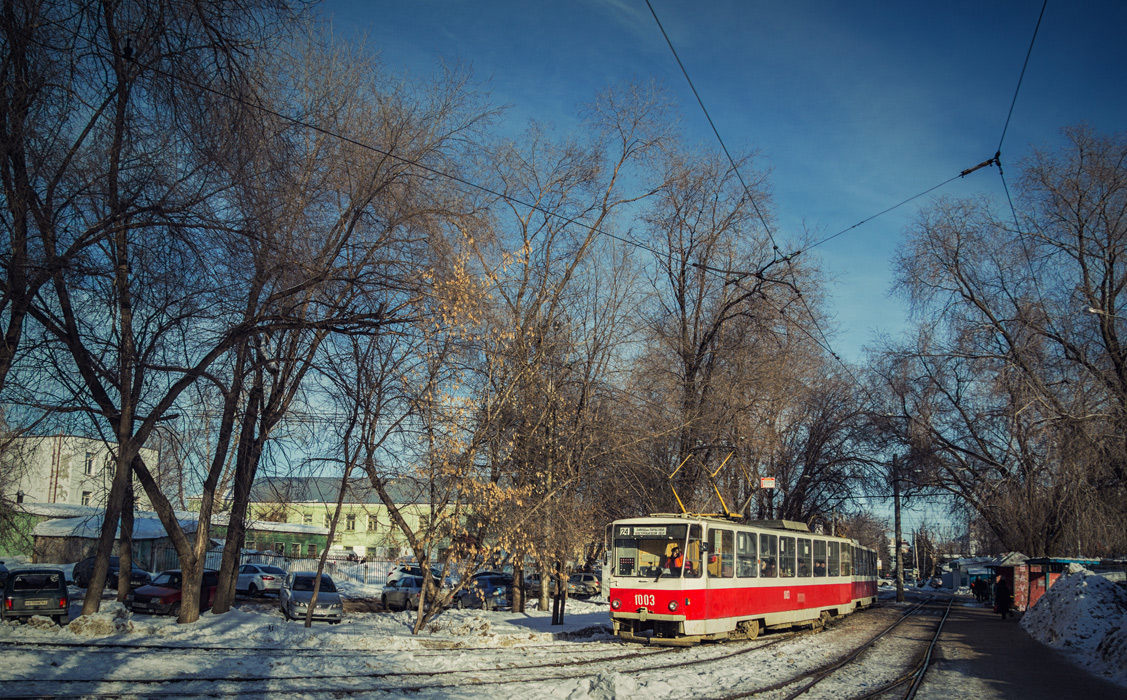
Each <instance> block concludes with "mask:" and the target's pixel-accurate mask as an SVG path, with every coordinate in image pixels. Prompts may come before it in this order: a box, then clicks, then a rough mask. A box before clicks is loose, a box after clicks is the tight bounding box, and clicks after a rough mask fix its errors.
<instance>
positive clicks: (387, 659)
mask: <svg viewBox="0 0 1127 700" xmlns="http://www.w3.org/2000/svg"><path fill="white" fill-rule="evenodd" d="M338 584H339V586H340V588H341V590H342V594H343V595H344V596H345V597H346V598H378V597H379V594H380V592H381V587H379V586H362V585H357V584H350V583H349V582H346V581H341V582H338ZM82 592H83V591H81V589H75V588H72V593H73V598H74V604H73V606H72V609H71V612H72V615H77V613H78V611H79V607H80V605H81V594H82ZM110 593H111V594H112V592H110ZM893 594H894V592H893V591H891V590H887V589H882V591H881V595H882V597H883V596H890V595H893ZM959 595H960V597H963V596H965V598H966V600H967V602H968V604H971V605H973V604H975V603H974V600H973V597H971V596H970V594H969V592H966V591H961V592H960V593H959ZM272 602H273V601H270V602H269V603H266V604H264V603H262V602H261V601H250V600H244V599H239V601H238V604H237V605H236V608H235V609H234V610H232V611H231V612H229V613H227V614H224V615H212V614H211V613H205V614H204V615H203V616H202V617H201V619H200V620H199V621H198V622H196V623H193V624H190V625H178V624H176V622H175V620H173V619H170V618H166V617H156V616H148V615H133V614H132V613H130V612H129V611H127V610H126V609H125V608H124V607H123V606H121V605H119V604H118V603H116V602H114V601H113V599H112V597H111V596H107V598H106V599H104V601H103V605H102V610H101V612H99V613H97V614H95V615H89V616H84V617H74V618H73V619H72V620H71V622H70V624H69V625H68V626H67V627H65V628H59V627H57V626H55V625H54V624H53V623H50V621H49V620H47V619H46V618H37V619H35V620H33V621H32V622H31V623H25V624H18V623H15V622H4V623H2V624H0V643H19V642H23V643H33V644H45V643H46V644H50V643H70V644H98V645H124V646H125V647H126V649H125V650H124V651H123V650H121V649H120V647H117V646H115V647H114V648H115V649H117V651H115V652H114V653H112V654H109V653H107V650H105V649H103V650H100V652H101V654H102V655H101V656H98V658H99V659H101V658H112V659H113V663H112V665H110V666H107V667H106V669H105V675H104V676H101V677H104V678H106V679H107V681H108V683H109V684H108V685H106V686H103V687H101V688H99V692H109V693H113V692H115V688H119V689H120V690H119V691H118V692H124V690H125V689H126V688H129V686H127V685H121V686H119V685H113V683H114V682H119V683H125V682H126V681H125V680H124V679H129V681H130V682H133V683H137V682H145V681H151V680H171V679H174V678H193V677H194V676H196V675H198V676H201V677H206V678H205V680H206V679H211V681H209V682H213V683H214V682H218V681H217V680H216V679H245V678H249V677H251V676H254V677H265V676H269V677H271V678H272V679H275V680H276V681H277V682H279V683H289V684H290V685H286V686H284V687H285V688H286V689H287V691H286V692H285V693H284V695H285V697H298V698H321V697H329V696H331V695H327V694H326V692H325V690H324V688H322V689H316V688H315V687H314V688H311V689H310V690H309V691H308V692H307V693H306V694H301V693H302V692H303V691H301V690H300V689H299V690H298V691H297V692H298V694H296V695H295V694H294V692H293V690H294V685H293V684H294V683H298V680H297V679H310V678H312V679H316V678H342V679H353V678H355V679H373V678H384V677H385V676H402V675H403V674H405V673H408V674H416V675H420V676H427V675H428V674H443V673H459V672H476V671H477V670H478V669H494V671H493V672H494V673H496V669H510V668H511V669H513V672H514V673H516V672H517V671H518V670H519V669H520V667H522V666H524V667H526V668H527V667H528V665H529V664H536V663H540V662H541V661H543V662H544V663H548V662H550V661H552V660H560V661H563V662H565V663H564V664H563V666H564V668H563V669H562V670H560V671H559V672H560V673H562V674H564V675H563V676H561V677H560V678H559V679H557V680H554V681H551V682H549V683H541V685H539V686H535V688H534V689H530V688H531V687H532V686H530V684H520V683H518V684H510V685H504V684H502V685H493V686H489V687H488V689H486V688H483V687H481V686H475V687H473V688H470V687H467V688H464V689H463V688H454V687H449V688H446V689H445V690H443V691H441V692H438V691H430V693H428V692H426V691H423V692H422V693H420V692H419V691H417V690H412V691H411V692H409V693H408V692H404V696H407V695H409V696H411V697H413V698H420V697H423V698H429V697H469V698H472V697H489V698H491V700H527V699H528V698H529V697H532V696H537V697H552V698H559V699H560V700H585V699H587V700H610V699H611V698H634V697H637V698H642V697H645V698H647V699H648V698H652V697H692V695H691V694H690V695H685V694H684V693H683V692H681V690H679V687H678V686H677V685H676V684H673V685H670V683H669V681H668V680H667V679H666V678H665V675H667V674H658V675H656V676H653V677H652V678H651V677H645V678H642V679H639V678H638V677H637V676H635V675H629V674H625V673H618V672H616V671H615V670H614V667H613V666H611V665H609V664H607V663H603V661H598V662H597V663H594V664H592V665H586V666H584V665H580V664H582V663H583V660H584V659H588V658H600V657H601V658H604V659H607V660H609V658H610V656H611V655H612V654H622V653H625V652H623V649H624V646H623V645H618V644H612V643H611V640H612V638H610V637H609V635H608V630H609V625H608V622H609V619H608V608H607V605H606V603H605V601H600V600H597V599H596V600H593V601H576V600H573V601H569V602H568V605H567V614H566V620H565V624H564V625H562V626H553V625H552V624H551V615H550V613H547V612H539V611H535V610H533V611H530V612H527V613H523V614H516V613H511V612H504V611H498V612H484V611H480V610H449V611H445V612H443V613H442V614H441V615H439V616H438V617H437V618H435V619H434V620H433V621H432V622H431V623H430V624H429V625H427V626H426V628H425V629H424V630H423V631H422V632H421V633H420V634H418V635H412V634H411V627H412V623H413V622H414V619H415V617H414V613H413V612H396V613H382V612H381V613H346V616H345V620H344V623H343V624H340V625H334V626H330V625H328V624H326V623H314V625H313V626H312V627H311V628H308V629H307V628H306V627H304V625H303V624H302V623H301V622H293V621H287V620H284V619H283V618H282V615H281V613H280V612H279V611H278V609H277V606H276V605H274V604H272ZM850 620H852V618H847V620H846V622H845V624H844V625H841V626H840V627H838V628H837V629H833V630H830V631H829V632H828V633H825V634H821V635H816V636H813V637H809V636H807V637H802V638H796V639H795V640H794V641H788V642H786V643H785V644H779V645H778V646H775V647H772V649H773V650H772V651H769V650H764V651H762V652H759V653H761V654H764V655H765V656H764V657H763V659H764V660H763V662H762V663H757V664H756V670H755V671H749V666H748V664H728V666H729V667H730V668H728V669H727V670H707V671H706V670H704V668H703V666H702V668H701V669H700V670H697V671H695V672H694V678H695V679H696V680H695V681H694V682H695V683H700V684H702V685H704V686H708V687H711V688H713V689H714V690H719V689H723V688H725V687H728V688H731V687H736V686H737V684H739V683H744V684H746V683H747V682H749V679H748V677H747V674H748V673H755V674H758V675H756V676H755V678H754V680H755V681H756V682H758V681H760V680H763V681H769V680H771V679H772V678H780V677H782V676H783V675H785V673H786V672H787V671H788V669H793V668H795V667H798V666H804V665H807V664H815V663H817V662H818V659H820V658H821V657H824V656H831V657H832V656H833V655H834V654H835V653H837V647H840V648H846V646H847V645H848V644H849V643H850V641H849V640H850V637H851V636H852V637H856V636H857V635H860V634H862V632H863V630H861V629H851V628H855V627H859V623H854V622H851V621H850ZM1022 624H1023V626H1024V627H1025V629H1026V630H1028V631H1029V633H1030V634H1031V635H1033V636H1034V637H1035V638H1036V639H1039V640H1041V641H1042V642H1044V643H1046V644H1050V645H1052V646H1054V647H1059V648H1061V649H1062V650H1064V651H1065V652H1066V653H1069V654H1071V655H1073V656H1074V657H1075V658H1076V660H1077V663H1078V664H1080V665H1082V666H1084V667H1085V668H1087V669H1088V670H1089V671H1091V672H1092V673H1095V674H1097V675H1100V676H1104V677H1106V678H1109V679H1111V680H1112V681H1113V682H1116V683H1118V684H1121V685H1124V686H1125V687H1127V591H1125V590H1124V589H1123V588H1122V587H1120V586H1117V585H1116V584H1113V583H1110V582H1108V581H1107V580H1106V579H1103V578H1100V577H1098V576H1094V575H1092V574H1090V573H1089V572H1086V571H1083V570H1080V571H1076V572H1074V573H1072V574H1070V575H1068V576H1065V577H1062V578H1061V579H1060V581H1058V582H1057V584H1056V585H1054V586H1053V588H1051V589H1050V591H1049V593H1048V594H1047V595H1046V596H1045V597H1044V598H1042V600H1041V601H1040V602H1039V603H1038V605H1037V606H1036V607H1035V608H1034V609H1033V610H1032V611H1030V612H1028V613H1026V615H1025V617H1024V620H1023V621H1022ZM770 636H771V635H768V637H766V638H764V639H769V638H770ZM577 642H590V643H588V644H577ZM739 646H740V645H706V646H703V647H697V648H695V649H691V650H687V651H681V650H676V651H674V652H673V653H675V654H678V655H680V656H679V657H678V658H682V659H684V658H689V659H693V658H697V657H698V656H699V658H700V659H701V660H702V661H706V660H708V658H709V657H710V656H716V655H720V654H721V653H724V654H726V653H730V652H732V651H733V650H735V649H737V648H738V647H739ZM143 647H149V649H144V648H143ZM170 647H171V649H170ZM178 647H184V651H183V653H179V652H177V651H176V648H178ZM625 648H626V649H627V651H628V652H633V651H639V650H642V651H647V652H648V651H650V649H649V648H645V647H639V646H637V645H627V646H626V647H625ZM0 649H3V656H4V658H5V659H6V662H5V663H4V664H3V665H0V681H5V684H0V697H2V696H4V695H6V694H7V692H5V691H4V690H3V688H4V686H5V685H7V686H8V687H13V686H12V685H11V684H10V683H8V682H18V681H28V682H30V681H43V680H48V679H50V680H55V681H62V680H68V679H74V680H77V679H86V678H90V677H91V674H92V673H95V672H96V671H92V668H93V666H92V664H97V663H99V662H98V661H96V660H94V657H95V656H96V655H95V654H88V653H86V651H87V650H77V649H69V648H62V649H57V648H48V647H41V648H38V649H36V648H27V647H19V648H15V647H9V648H7V649H4V648H3V647H0ZM189 650H191V652H190V653H189ZM202 650H215V653H211V654H209V655H207V656H206V657H204V656H201V655H200V653H199V652H201V651H202ZM654 651H657V650H654ZM662 651H664V650H662ZM80 655H81V656H82V658H83V659H84V660H83V661H76V659H77V658H79V656H80ZM662 658H665V657H662ZM568 664H576V665H575V666H568ZM713 667H716V668H721V665H720V664H713ZM776 667H777V668H776ZM538 668H539V667H538ZM709 668H710V669H712V667H709ZM483 673H484V671H483ZM741 674H742V675H741ZM451 677H452V678H453V676H451ZM115 679H119V680H117V681H115ZM202 682H203V681H202V680H201V683H202ZM321 683H322V685H325V684H327V683H328V682H327V681H321ZM695 689H696V690H698V691H699V690H701V689H702V686H701V685H696V686H695ZM84 692H85V691H84ZM154 692H156V691H154ZM185 692H186V691H185ZM199 692H200V693H201V694H202V693H205V692H206V690H205V689H204V688H202V687H201V689H200V691H199ZM264 694H266V695H269V694H270V693H269V692H265V691H264ZM371 696H372V697H398V696H397V695H396V694H395V693H386V692H375V693H373V694H372V695H371Z"/></svg>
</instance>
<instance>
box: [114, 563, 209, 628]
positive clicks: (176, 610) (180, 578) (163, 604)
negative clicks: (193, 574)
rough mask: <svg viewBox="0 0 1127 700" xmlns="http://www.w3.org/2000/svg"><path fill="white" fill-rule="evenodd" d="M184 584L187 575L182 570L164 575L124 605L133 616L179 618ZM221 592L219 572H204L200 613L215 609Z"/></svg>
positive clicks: (144, 587) (127, 598)
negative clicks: (137, 614)
mask: <svg viewBox="0 0 1127 700" xmlns="http://www.w3.org/2000/svg"><path fill="white" fill-rule="evenodd" d="M183 583H184V574H183V573H182V572H181V571H180V570H179V569H170V570H168V571H162V572H161V573H159V574H157V575H156V578H154V579H153V582H152V583H150V584H149V585H147V586H141V587H140V588H135V589H133V592H132V593H130V594H129V595H128V596H127V597H126V598H125V605H126V607H128V608H129V609H130V610H132V611H133V612H138V613H148V614H151V615H172V616H173V617H179V616H180V601H181V598H182V597H183V591H182V590H181V587H182V586H183ZM218 588H219V572H218V571H212V570H210V569H207V570H205V571H204V572H203V582H202V584H201V586H200V612H203V611H204V610H207V609H208V608H210V607H211V606H212V604H213V603H214V602H215V591H216V590H218Z"/></svg>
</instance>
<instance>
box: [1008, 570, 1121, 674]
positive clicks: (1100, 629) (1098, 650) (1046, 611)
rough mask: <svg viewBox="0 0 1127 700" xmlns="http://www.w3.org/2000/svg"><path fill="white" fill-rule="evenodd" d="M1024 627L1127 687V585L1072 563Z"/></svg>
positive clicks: (1038, 604) (1030, 611) (1044, 641)
mask: <svg viewBox="0 0 1127 700" xmlns="http://www.w3.org/2000/svg"><path fill="white" fill-rule="evenodd" d="M1070 567H1071V569H1070V571H1069V573H1068V574H1066V575H1063V576H1061V577H1060V579H1058V580H1057V582H1056V583H1054V584H1053V586H1052V587H1051V588H1050V589H1049V590H1048V592H1047V593H1046V594H1045V595H1044V596H1042V598H1041V600H1039V601H1037V604H1036V605H1034V606H1033V608H1032V609H1030V610H1029V611H1027V612H1026V613H1025V616H1024V617H1023V618H1022V620H1021V626H1022V627H1023V628H1024V629H1025V631H1026V632H1028V633H1029V635H1030V636H1031V637H1033V638H1034V639H1036V640H1037V641H1039V642H1041V643H1042V644H1047V645H1049V646H1051V647H1053V648H1054V649H1057V650H1059V651H1061V652H1062V653H1064V654H1065V655H1066V656H1068V657H1069V658H1071V659H1072V660H1073V661H1074V662H1075V663H1076V664H1078V665H1079V666H1081V667H1083V668H1086V669H1088V670H1089V671H1090V672H1092V673H1094V674H1096V675H1098V676H1103V677H1105V678H1107V679H1109V680H1111V681H1113V682H1114V683H1117V684H1119V685H1123V686H1127V588H1124V587H1123V586H1121V585H1119V584H1116V583H1112V582H1111V581H1109V580H1107V579H1106V578H1104V577H1102V576H1097V575H1096V574H1093V573H1092V572H1090V571H1087V570H1086V569H1084V568H1082V567H1080V566H1078V565H1076V564H1071V565H1070Z"/></svg>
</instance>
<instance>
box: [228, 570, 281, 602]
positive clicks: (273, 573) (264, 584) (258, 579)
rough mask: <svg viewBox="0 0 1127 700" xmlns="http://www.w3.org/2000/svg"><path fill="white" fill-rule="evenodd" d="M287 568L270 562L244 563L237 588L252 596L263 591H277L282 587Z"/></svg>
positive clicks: (258, 594)
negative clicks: (271, 564)
mask: <svg viewBox="0 0 1127 700" xmlns="http://www.w3.org/2000/svg"><path fill="white" fill-rule="evenodd" d="M285 577H286V570H285V569H279V568H278V567H276V566H270V565H269V564H243V565H242V566H240V567H239V580H238V583H236V584H235V589H236V590H237V591H239V592H242V591H246V592H247V594H248V595H250V596H251V597H256V596H260V595H262V594H263V593H277V592H278V591H279V590H281V588H282V580H283V579H284V578H285Z"/></svg>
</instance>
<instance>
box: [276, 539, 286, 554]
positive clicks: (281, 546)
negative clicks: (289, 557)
mask: <svg viewBox="0 0 1127 700" xmlns="http://www.w3.org/2000/svg"><path fill="white" fill-rule="evenodd" d="M274 554H277V555H278V556H280V557H284V556H286V543H285V542H275V543H274Z"/></svg>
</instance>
